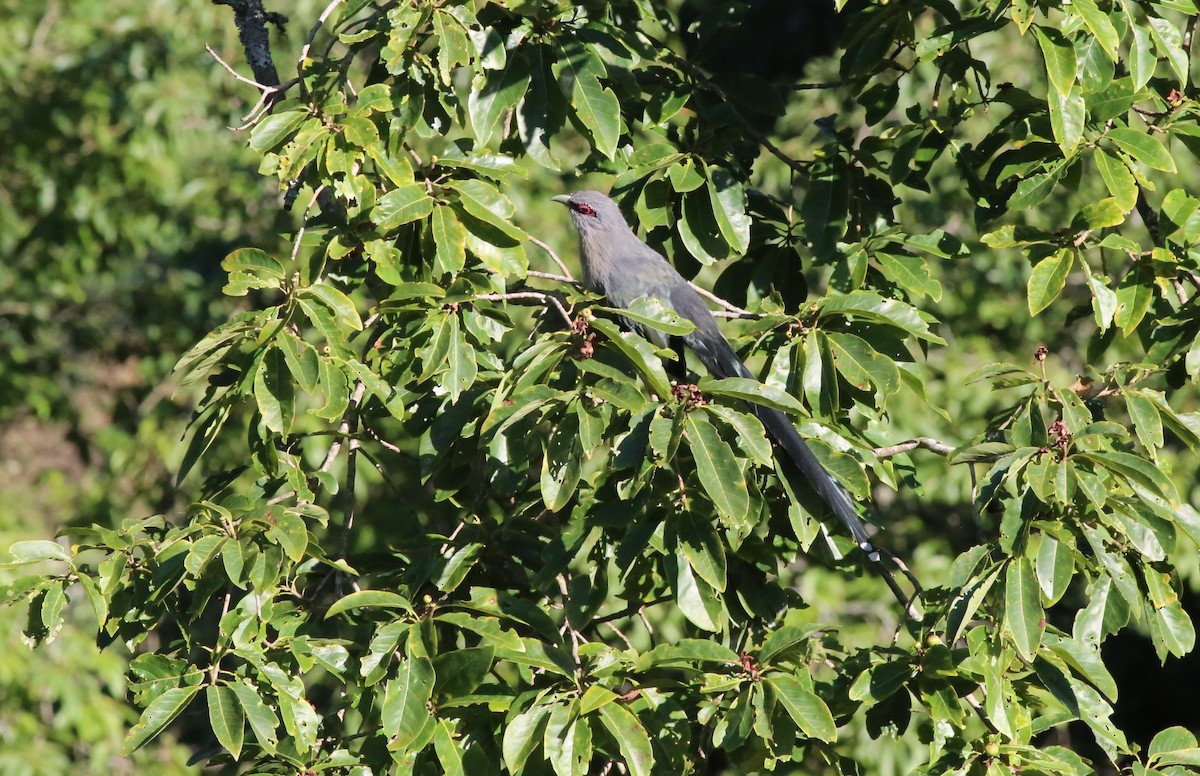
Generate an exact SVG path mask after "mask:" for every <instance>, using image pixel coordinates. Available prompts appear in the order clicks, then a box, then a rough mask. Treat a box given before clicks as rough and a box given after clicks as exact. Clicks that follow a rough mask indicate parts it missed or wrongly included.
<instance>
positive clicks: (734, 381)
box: [699, 377, 804, 415]
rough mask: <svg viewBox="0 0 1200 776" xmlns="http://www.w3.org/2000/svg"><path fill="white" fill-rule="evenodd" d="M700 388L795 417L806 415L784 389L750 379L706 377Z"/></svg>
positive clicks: (705, 391) (713, 393) (708, 392)
mask: <svg viewBox="0 0 1200 776" xmlns="http://www.w3.org/2000/svg"><path fill="white" fill-rule="evenodd" d="M699 388H700V390H701V391H702V392H703V393H705V394H708V395H711V396H726V397H728V398H731V399H740V400H742V401H746V402H750V403H751V404H757V405H759V406H762V407H770V408H771V409H775V410H779V411H780V412H787V413H791V414H793V415H803V414H804V407H803V406H802V405H801V404H800V402H799V401H798V400H796V399H795V398H793V397H792V396H791V395H790V394H788V393H787V392H786V391H784V390H783V389H782V388H779V387H778V386H775V385H766V384H764V383H760V382H759V381H757V380H755V379H753V378H749V377H724V378H721V379H720V380H714V379H712V378H707V377H706V378H704V379H702V380H701V381H700V383H699Z"/></svg>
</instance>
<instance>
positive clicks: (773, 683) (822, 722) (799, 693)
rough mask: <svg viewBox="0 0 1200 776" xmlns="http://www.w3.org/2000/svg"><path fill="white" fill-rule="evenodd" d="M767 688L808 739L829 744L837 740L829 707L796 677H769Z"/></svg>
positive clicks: (779, 675)
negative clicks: (772, 692)
mask: <svg viewBox="0 0 1200 776" xmlns="http://www.w3.org/2000/svg"><path fill="white" fill-rule="evenodd" d="M767 686H768V687H770V688H771V689H772V690H773V691H774V696H775V699H776V700H777V701H778V702H779V704H780V705H781V706H783V708H784V710H785V711H786V712H787V713H788V716H790V717H791V718H792V720H793V721H794V722H795V723H796V727H798V728H799V729H800V732H801V733H803V734H804V736H805V737H806V738H815V739H817V740H818V741H825V742H828V743H832V742H834V741H836V740H837V727H836V726H835V725H834V723H833V715H832V714H831V713H830V712H829V707H828V706H826V705H825V702H824V701H823V700H821V699H820V698H819V697H818V696H817V695H815V694H814V693H812V692H810V691H808V690H806V689H804V686H803V685H801V684H800V682H799V681H798V680H797V679H796V678H795V677H792V676H786V675H783V674H777V675H773V676H769V677H767Z"/></svg>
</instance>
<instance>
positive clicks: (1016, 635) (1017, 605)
mask: <svg viewBox="0 0 1200 776" xmlns="http://www.w3.org/2000/svg"><path fill="white" fill-rule="evenodd" d="M1044 619H1045V612H1043V611H1042V602H1041V599H1040V597H1039V593H1038V581H1037V577H1036V575H1035V574H1034V573H1033V565H1032V564H1031V563H1030V562H1029V559H1028V558H1024V557H1020V558H1015V559H1013V560H1012V562H1010V563H1009V564H1008V569H1007V571H1006V573H1005V577H1004V624H1005V629H1006V630H1007V631H1008V633H1009V635H1010V636H1012V639H1013V643H1014V644H1015V645H1016V647H1017V652H1019V653H1020V655H1021V657H1022V658H1024V659H1025V661H1026V662H1032V661H1033V658H1034V655H1036V654H1037V650H1038V646H1039V645H1040V644H1041V642H1042V631H1043V630H1045V628H1046V625H1045V621H1044Z"/></svg>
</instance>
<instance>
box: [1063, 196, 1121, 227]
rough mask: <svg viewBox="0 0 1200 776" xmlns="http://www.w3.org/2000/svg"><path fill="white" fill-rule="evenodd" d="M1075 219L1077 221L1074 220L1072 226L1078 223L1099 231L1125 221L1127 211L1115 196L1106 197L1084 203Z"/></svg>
mask: <svg viewBox="0 0 1200 776" xmlns="http://www.w3.org/2000/svg"><path fill="white" fill-rule="evenodd" d="M1075 219H1076V220H1075V222H1072V227H1074V226H1075V224H1076V223H1078V224H1079V225H1080V226H1083V227H1086V228H1088V229H1091V230H1093V231H1098V230H1100V229H1104V228H1105V227H1109V226H1117V225H1119V224H1121V223H1122V222H1124V221H1125V211H1124V210H1123V209H1122V208H1121V205H1120V203H1118V202H1117V200H1116V198H1115V197H1105V198H1104V199H1102V200H1100V201H1099V202H1092V203H1091V204H1088V205H1084V206H1083V207H1082V208H1080V210H1079V215H1078V216H1076V217H1075Z"/></svg>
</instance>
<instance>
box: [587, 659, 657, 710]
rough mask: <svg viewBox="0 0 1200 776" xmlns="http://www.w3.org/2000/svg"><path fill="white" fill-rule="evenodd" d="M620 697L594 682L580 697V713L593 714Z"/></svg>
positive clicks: (639, 660)
mask: <svg viewBox="0 0 1200 776" xmlns="http://www.w3.org/2000/svg"><path fill="white" fill-rule="evenodd" d="M652 651H653V650H652ZM638 662H639V664H640V663H641V658H638ZM619 697H621V696H619V695H617V694H616V693H615V692H613V691H612V690H609V689H608V688H606V687H601V686H600V685H598V684H593V685H591V686H589V687H588V688H587V690H585V691H584V693H583V697H581V698H580V699H579V714H580V716H583V715H585V714H591V713H592V712H593V711H595V710H596V709H598V708H600V707H601V706H604V705H605V704H608V703H612V702H613V701H615V700H617V699H618V698H619Z"/></svg>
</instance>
